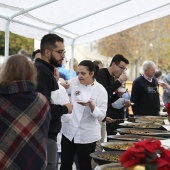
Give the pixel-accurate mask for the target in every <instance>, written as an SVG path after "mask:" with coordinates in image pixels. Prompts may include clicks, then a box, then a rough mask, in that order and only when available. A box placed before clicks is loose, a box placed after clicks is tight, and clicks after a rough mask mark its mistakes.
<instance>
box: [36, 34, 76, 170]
mask: <svg viewBox="0 0 170 170" xmlns="http://www.w3.org/2000/svg"><path fill="white" fill-rule="evenodd" d="M40 46H41V59H40V58H38V59H36V61H35V66H36V68H37V72H38V86H37V89H36V91H37V92H40V93H42V94H43V95H44V96H46V98H47V99H48V100H49V102H50V109H51V121H50V127H49V132H48V139H47V157H48V158H47V160H48V162H47V170H56V160H57V145H56V140H57V134H58V133H59V132H60V129H61V116H62V115H63V114H67V113H71V112H72V108H73V106H72V104H71V103H68V104H65V105H55V104H54V102H53V101H52V99H51V92H52V91H55V90H57V89H58V88H59V87H58V84H57V81H56V79H55V77H54V69H55V67H59V66H61V64H62V60H63V59H64V57H65V47H64V40H63V38H61V37H59V36H58V35H56V34H47V35H45V36H44V37H43V38H42V40H41V44H40Z"/></svg>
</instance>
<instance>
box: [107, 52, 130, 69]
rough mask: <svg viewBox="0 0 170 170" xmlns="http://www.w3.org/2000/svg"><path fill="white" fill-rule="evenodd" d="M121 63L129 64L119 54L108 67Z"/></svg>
mask: <svg viewBox="0 0 170 170" xmlns="http://www.w3.org/2000/svg"><path fill="white" fill-rule="evenodd" d="M121 61H123V62H125V63H126V64H129V61H128V60H127V59H126V58H125V57H124V56H123V55H121V54H116V55H115V56H114V57H113V58H112V61H111V63H110V66H111V65H112V63H115V64H119V63H120V62H121Z"/></svg>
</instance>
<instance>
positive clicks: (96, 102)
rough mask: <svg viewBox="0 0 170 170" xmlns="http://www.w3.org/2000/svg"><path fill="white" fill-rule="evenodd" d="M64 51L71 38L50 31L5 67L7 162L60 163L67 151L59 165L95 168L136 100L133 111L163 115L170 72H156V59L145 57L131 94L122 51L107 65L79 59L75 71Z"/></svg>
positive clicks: (0, 99)
mask: <svg viewBox="0 0 170 170" xmlns="http://www.w3.org/2000/svg"><path fill="white" fill-rule="evenodd" d="M64 58H65V46H64V39H63V38H62V37H60V36H58V35H56V34H47V35H45V36H43V38H42V39H41V44H40V50H36V51H34V52H33V53H32V61H30V59H28V56H27V55H26V53H24V51H23V50H20V51H19V53H18V54H16V55H12V56H10V57H9V59H8V60H7V62H6V63H5V64H4V65H3V67H2V68H1V70H0V111H1V112H0V125H1V130H0V169H4V170H13V169H16V170H19V169H21V170H25V169H28V170H58V160H59V158H60V159H61V167H60V170H72V165H73V162H75V163H76V167H77V169H79V170H92V169H94V168H95V166H96V164H95V163H94V162H92V159H91V157H90V156H89V155H90V153H93V152H95V151H101V150H102V148H101V147H100V144H101V143H102V142H104V139H105V137H106V132H107V135H115V134H116V132H115V130H116V129H117V128H119V123H120V122H123V121H124V119H125V118H126V117H127V109H128V107H129V106H132V110H133V113H134V115H150V116H157V115H159V111H160V94H159V91H158V86H159V85H160V86H162V87H163V88H164V94H163V102H164V104H165V105H166V103H167V102H168V101H169V98H170V74H169V75H167V76H166V77H165V79H164V81H161V80H159V79H157V77H158V76H157V75H159V74H158V73H157V74H155V73H156V65H155V63H154V62H153V61H150V60H148V61H144V63H143V65H142V68H143V73H142V74H141V75H140V76H139V77H138V78H136V79H135V80H134V82H133V85H132V93H131V98H130V95H129V94H128V93H127V89H126V87H125V82H126V80H127V74H126V70H127V65H128V64H129V61H128V60H127V59H126V58H125V57H124V56H123V55H121V54H116V55H115V56H114V57H113V58H112V60H111V63H110V66H109V67H107V68H104V67H103V64H102V62H101V61H100V60H96V61H93V62H92V61H90V60H83V61H81V62H80V63H78V62H77V61H76V60H74V67H73V70H71V72H70V70H66V68H65V65H64V63H63V61H64ZM69 65H70V64H69ZM70 75H71V76H70ZM61 80H62V81H61ZM120 89H121V90H120ZM122 89H123V91H122ZM125 94H128V95H127V96H125ZM132 103H133V105H132ZM117 120H119V121H117Z"/></svg>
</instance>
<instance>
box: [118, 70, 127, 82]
mask: <svg viewBox="0 0 170 170" xmlns="http://www.w3.org/2000/svg"><path fill="white" fill-rule="evenodd" d="M119 79H120V80H121V81H122V82H124V81H126V80H127V75H126V72H123V73H122V74H121V75H120V77H119ZM122 82H121V83H122Z"/></svg>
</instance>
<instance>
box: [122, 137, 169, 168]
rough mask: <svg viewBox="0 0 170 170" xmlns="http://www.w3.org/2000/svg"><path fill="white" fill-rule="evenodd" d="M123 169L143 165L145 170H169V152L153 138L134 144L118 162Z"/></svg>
mask: <svg viewBox="0 0 170 170" xmlns="http://www.w3.org/2000/svg"><path fill="white" fill-rule="evenodd" d="M120 162H121V164H122V165H123V166H124V167H125V168H128V167H132V166H135V165H145V170H170V151H169V150H167V149H165V148H164V147H162V146H161V142H160V141H159V140H156V139H154V138H150V139H147V140H142V141H140V142H138V143H134V147H130V148H129V149H128V150H127V151H125V152H124V153H123V154H122V156H121V160H120Z"/></svg>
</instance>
